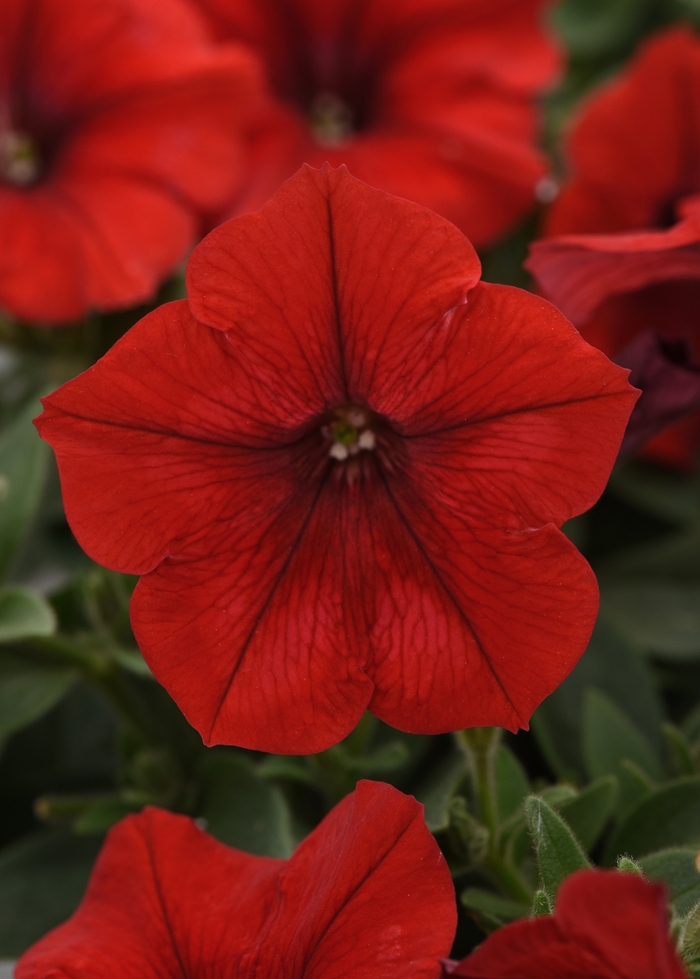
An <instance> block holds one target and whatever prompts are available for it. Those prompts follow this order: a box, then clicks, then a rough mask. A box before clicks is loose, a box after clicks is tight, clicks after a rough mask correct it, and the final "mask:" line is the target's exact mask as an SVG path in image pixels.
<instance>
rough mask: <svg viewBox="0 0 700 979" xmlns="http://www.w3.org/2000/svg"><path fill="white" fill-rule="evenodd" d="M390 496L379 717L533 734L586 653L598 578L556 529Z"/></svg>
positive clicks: (402, 492)
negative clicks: (508, 524)
mask: <svg viewBox="0 0 700 979" xmlns="http://www.w3.org/2000/svg"><path fill="white" fill-rule="evenodd" d="M442 475H443V477H444V478H447V479H449V473H447V471H446V470H445V471H443V474H442ZM437 481H439V474H438V473H436V482H437ZM389 493H390V495H391V502H392V504H393V507H394V514H393V515H392V514H391V511H390V510H389V508H388V507H387V510H386V513H384V514H382V519H381V521H379V520H377V516H378V515H377V514H373V517H374V518H375V521H376V523H377V525H378V527H379V528H381V529H380V530H378V531H376V532H375V533H376V536H377V537H378V538H380V540H381V546H379V545H378V546H377V547H376V554H377V564H378V565H379V569H380V571H379V569H378V571H375V574H374V576H373V581H372V587H373V589H374V591H375V592H376V597H375V599H374V607H375V620H374V622H373V628H372V632H371V639H372V650H373V655H372V662H371V664H370V665H368V666H367V673H368V674H369V676H371V678H372V680H373V681H374V683H375V686H376V690H375V693H374V696H373V697H372V700H371V702H370V710H371V711H372V713H374V714H376V715H377V716H378V717H380V718H381V719H382V720H384V721H386V722H387V723H388V724H391V725H392V726H393V727H397V728H399V729H401V730H404V731H414V732H419V731H420V732H430V733H441V732H445V731H454V730H459V729H461V728H464V727H471V726H474V725H490V724H498V725H501V726H502V727H506V728H508V729H509V730H511V731H515V730H517V729H518V728H519V727H527V724H528V721H529V718H530V715H531V714H532V712H533V711H534V709H535V708H536V707H537V706H538V704H539V703H540V702H541V701H542V700H543V699H544V698H545V697H546V696H547V695H548V694H549V693H551V691H552V690H554V688H555V687H556V686H557V685H558V684H559V683H561V681H562V680H563V679H564V677H565V676H566V675H567V674H568V673H569V672H570V671H571V670H572V669H573V667H574V666H575V664H576V662H577V660H578V658H579V657H580V656H581V654H582V653H583V651H584V649H585V648H586V645H587V643H588V640H589V638H590V634H591V632H592V629H593V625H594V623H595V619H596V614H597V611H598V588H597V585H596V580H595V576H594V574H593V572H592V571H591V569H590V567H589V566H588V564H587V563H586V561H585V560H584V559H583V558H582V557H581V555H580V554H579V552H578V551H577V550H576V548H574V546H573V545H572V544H570V543H569V541H568V540H567V539H566V538H565V537H564V535H563V534H562V533H561V532H560V531H558V530H556V528H554V527H552V526H551V525H549V526H548V527H544V528H543V529H541V530H537V531H535V530H531V531H520V532H518V533H514V532H511V533H508V532H507V531H505V530H501V529H499V528H497V527H493V526H491V527H489V526H487V525H485V524H481V525H479V524H478V523H477V522H475V521H474V520H473V519H470V518H469V517H468V516H467V515H466V514H464V513H460V512H459V511H457V510H451V509H448V508H447V507H446V506H444V503H443V505H440V503H438V502H436V501H435V499H434V498H431V497H430V496H429V495H428V494H427V493H426V494H425V495H419V493H416V492H412V491H411V489H410V487H403V486H402V484H401V482H400V481H399V480H394V479H392V480H391V481H390V486H389ZM441 502H442V501H441ZM378 572H379V573H378Z"/></svg>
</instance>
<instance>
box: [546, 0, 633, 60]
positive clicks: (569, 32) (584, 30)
mask: <svg viewBox="0 0 700 979" xmlns="http://www.w3.org/2000/svg"><path fill="white" fill-rule="evenodd" d="M650 6H651V3H650V0H564V2H563V3H560V4H558V5H557V6H556V7H555V8H554V11H553V14H552V17H553V20H554V26H555V27H556V29H557V31H558V32H559V33H560V34H561V36H562V37H563V39H564V42H565V43H566V45H567V47H568V48H569V51H570V52H571V54H572V56H573V57H575V58H585V59H592V58H604V57H609V56H610V55H613V54H615V53H616V52H618V51H619V50H621V49H624V48H625V47H627V46H629V45H631V44H632V43H633V41H634V39H635V37H636V36H637V34H638V33H640V32H641V30H642V29H643V27H644V23H645V18H646V16H647V14H648V11H649V9H650Z"/></svg>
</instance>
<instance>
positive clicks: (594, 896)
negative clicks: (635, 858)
mask: <svg viewBox="0 0 700 979" xmlns="http://www.w3.org/2000/svg"><path fill="white" fill-rule="evenodd" d="M447 971H448V972H449V974H450V975H451V976H460V977H463V979H592V977H595V979H687V973H686V971H685V968H684V967H683V965H682V963H681V961H680V959H679V958H678V956H677V955H676V953H675V951H674V948H673V945H672V944H671V940H670V937H669V933H668V913H667V910H666V897H665V892H664V888H663V887H662V886H661V885H660V884H650V883H649V882H648V881H646V880H643V879H642V878H641V877H638V876H637V875H635V874H621V873H619V872H618V871H615V870H581V871H579V872H578V873H575V874H572V875H571V877H568V878H567V879H566V880H565V881H564V883H563V884H562V886H561V889H560V891H559V896H558V898H557V907H556V913H555V914H554V915H544V916H542V917H539V918H528V919H523V920H521V921H516V922H514V923H513V924H511V925H506V927H505V928H501V929H500V930H499V931H497V932H495V933H494V934H493V935H490V936H489V937H488V938H487V939H486V941H485V942H484V943H483V945H480V946H479V948H477V950H476V951H475V952H472V954H471V955H469V956H467V958H466V959H462V961H461V962H460V963H459V964H458V965H457V966H456V967H455V968H449V967H448V970H447Z"/></svg>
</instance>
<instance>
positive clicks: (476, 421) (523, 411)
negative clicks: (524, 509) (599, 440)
mask: <svg viewBox="0 0 700 979" xmlns="http://www.w3.org/2000/svg"><path fill="white" fill-rule="evenodd" d="M625 393H626V392H624V391H601V393H600V394H590V395H586V396H585V397H582V398H567V400H566V401H552V402H551V403H549V404H542V405H533V406H532V407H531V408H512V409H508V410H507V411H500V412H497V413H496V414H495V415H485V416H484V417H483V418H473V419H468V420H466V421H463V422H457V423H455V424H454V425H446V426H445V427H444V428H433V429H430V430H429V431H427V432H415V433H410V432H406V431H403V430H402V431H401V436H402V438H406V439H421V438H430V437H431V436H433V435H447V434H449V433H450V432H457V431H459V429H461V428H472V427H475V426H476V425H483V424H485V423H486V422H494V421H500V420H501V419H502V418H509V417H510V416H511V415H531V414H536V413H537V412H539V411H549V410H551V409H552V408H567V407H568V406H569V405H579V404H586V403H587V402H588V401H597V400H598V399H599V398H619V397H620V396H621V395H624V394H625ZM436 400H437V399H436ZM421 413H424V409H423V408H421Z"/></svg>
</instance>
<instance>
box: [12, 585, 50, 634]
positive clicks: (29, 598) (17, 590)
mask: <svg viewBox="0 0 700 979" xmlns="http://www.w3.org/2000/svg"><path fill="white" fill-rule="evenodd" d="M55 631H56V614H55V612H54V610H53V609H52V608H51V606H50V605H49V603H48V602H47V601H45V600H44V599H43V598H42V597H41V595H38V594H37V593H36V592H33V591H30V590H29V588H22V587H20V586H18V585H15V586H13V587H8V588H2V589H0V643H5V642H13V641H16V640H18V639H27V638H29V637H31V636H50V635H52V634H53V633H54V632H55Z"/></svg>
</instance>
